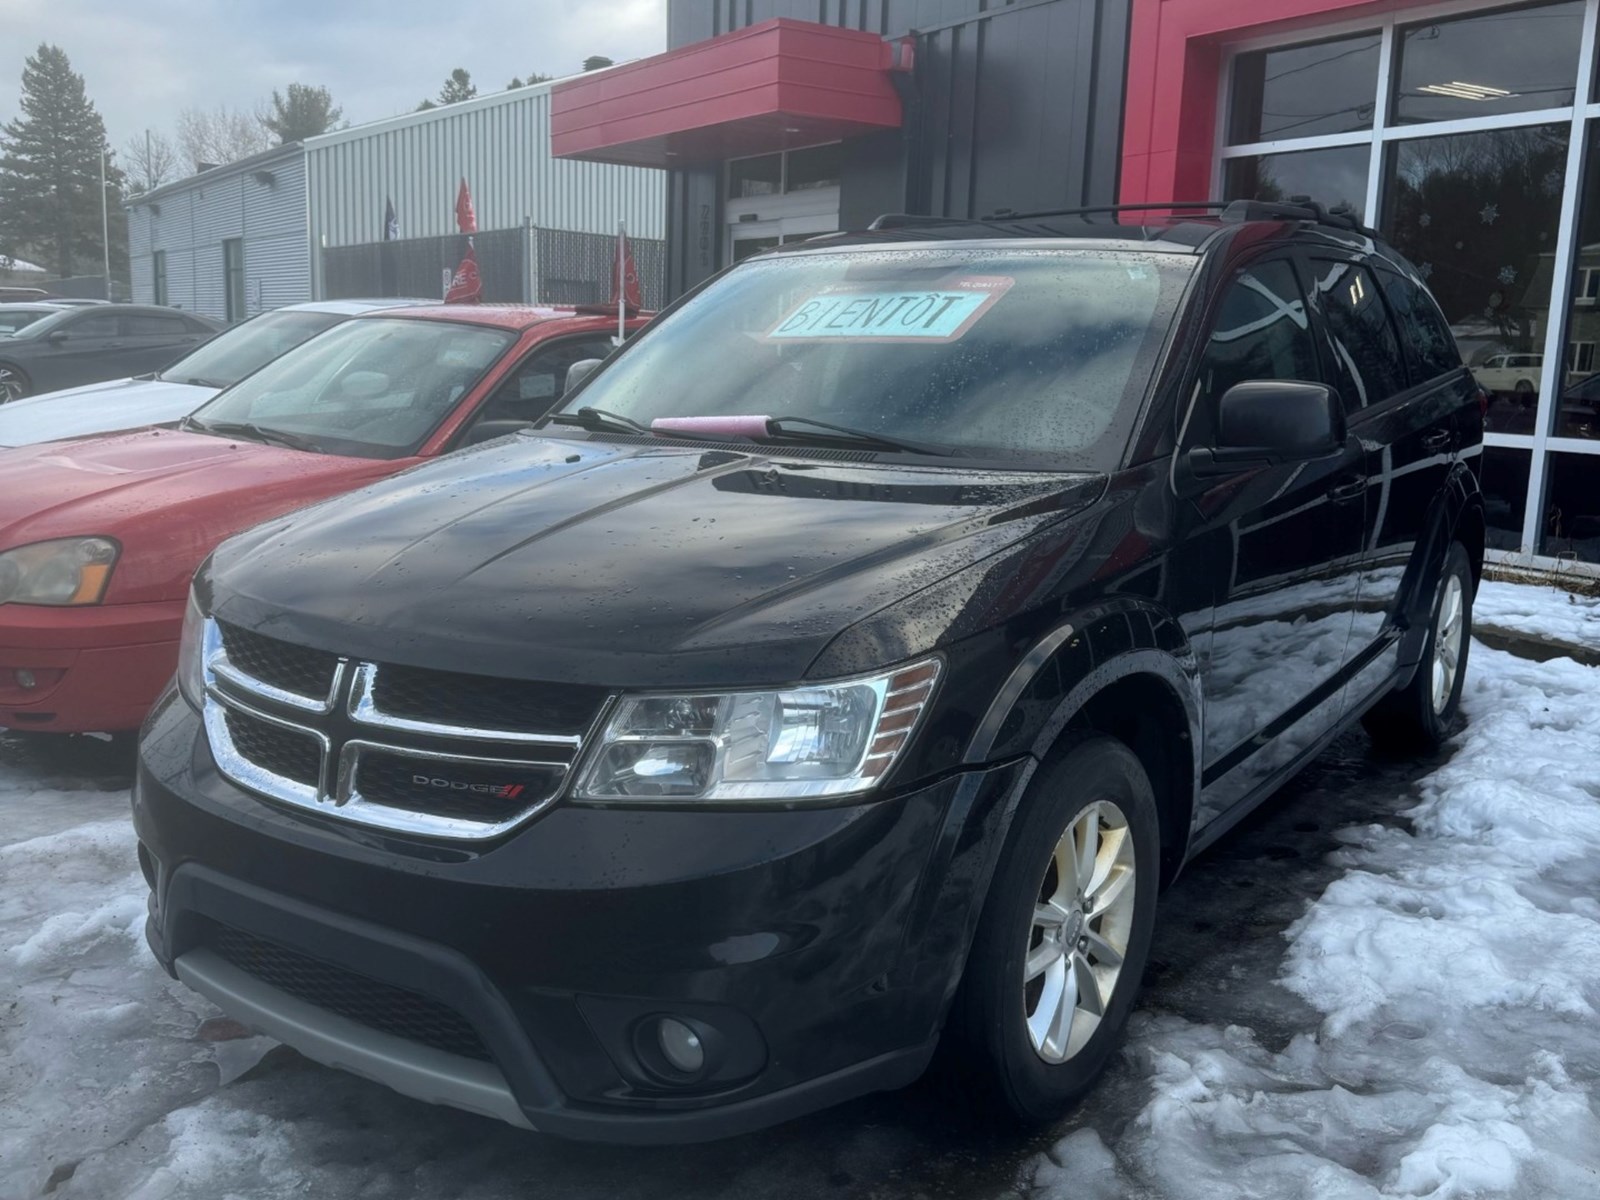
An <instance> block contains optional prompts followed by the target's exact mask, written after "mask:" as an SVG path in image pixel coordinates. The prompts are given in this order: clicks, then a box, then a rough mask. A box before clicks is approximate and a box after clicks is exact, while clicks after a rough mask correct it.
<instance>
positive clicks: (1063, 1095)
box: [945, 734, 1161, 1124]
mask: <svg viewBox="0 0 1600 1200" xmlns="http://www.w3.org/2000/svg"><path fill="white" fill-rule="evenodd" d="M1160 851H1161V837H1160V826H1159V822H1158V819H1157V815H1156V805H1155V795H1154V793H1153V792H1152V790H1151V787H1150V780H1149V778H1148V777H1147V776H1146V774H1145V772H1144V768H1143V767H1142V766H1141V765H1140V763H1139V760H1138V758H1136V757H1135V756H1134V754H1133V752H1132V751H1131V750H1129V749H1128V747H1127V746H1125V745H1124V744H1123V743H1122V742H1119V741H1117V740H1116V739H1114V738H1110V737H1105V736H1103V735H1098V734H1089V735H1085V736H1082V737H1080V738H1076V739H1074V740H1073V741H1071V742H1069V743H1066V744H1064V745H1062V746H1060V747H1058V748H1057V750H1056V751H1055V752H1053V753H1052V755H1051V757H1050V759H1049V760H1048V761H1046V763H1045V764H1044V765H1043V766H1042V767H1041V768H1040V769H1039V772H1038V774H1036V775H1035V776H1034V778H1033V781H1032V783H1031V784H1030V785H1029V787H1028V791H1027V794H1026V795H1025V796H1024V797H1023V799H1022V806H1021V808H1020V810H1019V811H1018V813H1017V816H1016V818H1015V820H1014V822H1013V824H1012V827H1011V831H1010V834H1009V835H1008V836H1007V838H1006V844H1005V846H1004V847H1003V848H1002V850H1001V852H1000V860H999V862H998V863H997V864H996V867H995V873H994V879H993V881H992V882H991V883H990V886H989V895H988V898H987V900H986V901H985V903H984V908H983V915H982V917H981V918H980V920H979V923H978V930H977V933H976V935H975V936H974V938H973V943H972V949H971V952H970V954H969V955H968V958H967V968H966V972H965V974H964V975H963V977H962V981H961V988H960V991H959V992H958V994H957V996H956V1000H955V1003H954V1005H953V1007H952V1009H951V1013H950V1019H949V1021H948V1022H947V1023H946V1028H945V1035H946V1049H947V1051H948V1053H949V1055H950V1057H951V1059H952V1063H953V1065H954V1066H955V1067H956V1068H957V1069H958V1070H960V1071H961V1072H962V1080H961V1082H962V1085H963V1091H964V1092H965V1093H966V1094H967V1095H968V1096H969V1097H970V1094H971V1092H972V1090H973V1089H974V1088H977V1089H980V1090H982V1091H983V1092H985V1093H987V1094H988V1096H989V1097H990V1098H991V1099H992V1100H993V1101H994V1102H995V1103H994V1104H993V1105H990V1106H987V1108H986V1109H985V1110H984V1111H990V1112H992V1111H994V1110H996V1109H998V1110H999V1111H1001V1112H1009V1113H1010V1114H1011V1115H1012V1116H1013V1117H1015V1118H1016V1119H1017V1120H1019V1121H1021V1122H1024V1123H1027V1124H1043V1123H1046V1122H1049V1121H1053V1120H1055V1119H1056V1118H1058V1117H1060V1116H1062V1115H1063V1114H1064V1113H1066V1112H1068V1111H1069V1110H1070V1109H1071V1108H1072V1107H1073V1106H1074V1105H1076V1104H1077V1103H1078V1101H1080V1100H1081V1099H1082V1098H1083V1097H1084V1095H1085V1094H1086V1093H1087V1092H1088V1091H1089V1089H1090V1088H1091V1087H1092V1086H1093V1085H1094V1083H1095V1081H1096V1079H1097V1078H1098V1077H1099V1075H1100V1073H1101V1071H1102V1070H1104V1068H1105V1065H1106V1062H1107V1060H1108V1059H1109V1058H1110V1056H1111V1053H1112V1051H1113V1050H1115V1049H1116V1046H1117V1043H1118V1042H1119V1041H1120V1040H1121V1036H1122V1031H1123V1027H1124V1026H1125V1025H1126V1024H1127V1020H1128V1015H1129V1013H1130V1012H1131V1011H1132V1009H1133V1002H1134V999H1135V997H1136V996H1137V995H1138V991H1139V980H1140V977H1141V976H1142V975H1143V974H1144V968H1145V962H1146V960H1147V959H1148V958H1149V954H1150V937H1151V932H1152V930H1153V929H1154V926H1155V908H1156V891H1157V882H1158V876H1159V874H1160V866H1159V859H1160ZM1095 1009H1099V1013H1098V1014H1097V1013H1096V1012H1095Z"/></svg>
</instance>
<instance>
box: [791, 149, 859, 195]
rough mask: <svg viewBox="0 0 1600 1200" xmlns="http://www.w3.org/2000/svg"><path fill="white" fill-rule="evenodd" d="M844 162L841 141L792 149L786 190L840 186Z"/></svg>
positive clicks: (802, 190)
mask: <svg viewBox="0 0 1600 1200" xmlns="http://www.w3.org/2000/svg"><path fill="white" fill-rule="evenodd" d="M843 163H844V146H843V145H841V144H840V143H839V142H829V143H828V144H827V145H826V146H808V147H806V148H805V149H804V150H791V151H789V172H788V179H787V180H786V181H785V187H784V190H785V191H789V192H804V191H808V190H810V189H811V188H820V187H838V186H839V176H840V174H841V173H842V167H843Z"/></svg>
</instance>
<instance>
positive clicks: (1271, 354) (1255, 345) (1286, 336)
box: [1190, 260, 1321, 441]
mask: <svg viewBox="0 0 1600 1200" xmlns="http://www.w3.org/2000/svg"><path fill="white" fill-rule="evenodd" d="M1320 378H1321V372H1319V371H1318V370H1317V351H1316V343H1315V342H1314V341H1312V338H1311V326H1310V323H1309V321H1308V320H1307V318H1306V302H1305V297H1304V296H1303V295H1302V294H1301V291H1300V283H1299V281H1298V280H1297V279H1296V278H1295V273H1294V268H1293V267H1291V266H1290V265H1289V264H1288V263H1287V262H1283V261H1281V260H1280V261H1273V262H1265V263H1258V264H1257V265H1256V266H1253V267H1250V268H1249V269H1247V270H1244V271H1241V272H1240V273H1239V274H1238V276H1237V277H1236V278H1235V279H1234V281H1233V282H1232V283H1231V284H1229V285H1228V290H1227V291H1226V292H1225V293H1224V294H1223V297H1222V301H1221V303H1220V304H1219V305H1218V308H1217V316H1216V319H1215V321H1214V322H1213V324H1212V330H1211V337H1210V338H1209V340H1208V341H1207V342H1206V348H1205V353H1204V356H1203V357H1202V358H1201V360H1200V375H1199V378H1198V379H1197V380H1196V381H1195V407H1194V410H1193V416H1192V417H1191V423H1192V430H1191V432H1192V433H1194V434H1196V435H1198V437H1199V438H1200V439H1202V440H1203V439H1204V438H1206V437H1209V435H1210V432H1211V430H1213V429H1214V428H1215V419H1216V412H1217V401H1219V400H1220V399H1221V398H1222V394H1223V393H1224V392H1226V391H1227V390H1228V389H1229V388H1231V387H1232V386H1233V385H1234V384H1236V383H1244V382H1246V381H1248V380H1252V379H1283V380H1303V381H1307V382H1313V383H1314V382H1317V381H1318V380H1319V379H1320ZM1190 440H1191V441H1192V440H1195V439H1194V438H1191V439H1190Z"/></svg>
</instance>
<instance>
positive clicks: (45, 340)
mask: <svg viewBox="0 0 1600 1200" xmlns="http://www.w3.org/2000/svg"><path fill="white" fill-rule="evenodd" d="M222 328H223V326H222V325H221V323H219V322H217V321H211V320H208V319H206V318H205V317H197V316H195V315H194V314H193V313H186V312H179V311H178V310H177V309H175V308H161V307H157V306H154V305H149V306H142V305H132V304H92V305H75V306H61V307H60V308H59V311H57V312H55V313H54V314H53V315H51V316H47V317H44V318H42V319H40V320H37V321H34V322H32V323H31V324H29V325H26V326H24V327H23V328H21V329H19V330H17V331H16V332H15V333H13V334H11V335H10V336H9V337H6V338H4V339H0V404H4V403H6V402H8V401H11V400H20V399H21V398H22V397H23V396H31V395H34V394H36V393H39V392H53V391H57V390H58V389H60V388H69V387H77V386H78V385H80V384H85V383H99V382H100V381H101V380H103V379H122V378H126V377H127V376H129V375H143V374H145V373H146V372H148V371H159V370H160V369H161V368H162V367H164V366H166V365H167V364H168V363H170V362H172V361H173V360H174V359H176V358H178V357H180V356H182V355H184V354H186V353H188V352H189V351H190V350H192V349H193V348H194V347H195V346H197V345H199V344H200V343H201V342H203V341H205V340H206V339H207V338H209V337H211V336H212V335H213V334H215V333H216V332H217V331H218V330H220V329H222Z"/></svg>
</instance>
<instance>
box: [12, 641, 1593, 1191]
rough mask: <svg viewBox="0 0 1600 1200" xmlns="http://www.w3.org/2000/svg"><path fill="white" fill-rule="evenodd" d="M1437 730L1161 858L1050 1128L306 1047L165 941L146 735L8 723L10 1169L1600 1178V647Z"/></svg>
mask: <svg viewBox="0 0 1600 1200" xmlns="http://www.w3.org/2000/svg"><path fill="white" fill-rule="evenodd" d="M1465 709H1466V713H1467V723H1466V728H1465V730H1464V731H1463V732H1461V733H1458V735H1457V737H1456V738H1455V739H1454V740H1453V741H1452V743H1451V746H1450V747H1449V748H1448V750H1447V751H1446V752H1445V753H1444V754H1442V755H1441V756H1439V757H1438V758H1437V759H1436V760H1434V761H1429V762H1421V763H1418V762H1399V761H1393V760H1388V759H1384V758H1382V757H1380V756H1377V755H1376V754H1375V752H1373V751H1372V749H1371V748H1370V746H1369V743H1368V742H1367V740H1366V738H1365V736H1364V735H1362V734H1361V733H1359V732H1357V733H1353V734H1348V735H1346V736H1344V737H1343V738H1342V739H1341V740H1340V741H1339V742H1337V743H1336V744H1335V745H1334V746H1333V747H1332V748H1331V749H1330V750H1329V751H1328V752H1327V753H1325V754H1324V755H1323V756H1322V758H1321V759H1320V760H1319V761H1318V762H1317V763H1316V764H1315V766H1314V767H1313V768H1312V769H1310V770H1309V771H1307V772H1306V773H1305V774H1304V775H1303V776H1302V777H1301V778H1300V779H1299V780H1297V781H1296V782H1294V783H1293V784H1291V785H1290V786H1289V787H1287V788H1285V789H1284V790H1283V791H1282V792H1281V793H1280V794H1279V795H1278V796H1277V797H1276V798H1275V799H1274V800H1273V801H1271V802H1270V803H1269V804H1268V805H1267V806H1265V808H1264V809H1263V810H1261V811H1260V812H1259V813H1258V814H1257V815H1256V816H1255V817H1254V818H1252V819H1251V820H1250V821H1249V822H1248V823H1247V824H1246V825H1245V826H1243V827H1241V828H1240V829H1239V830H1237V831H1236V832H1234V833H1233V834H1231V835H1230V836H1228V837H1227V838H1226V839H1224V840H1223V841H1222V842H1221V843H1220V844H1219V845H1218V846H1217V847H1215V848H1214V849H1213V850H1212V851H1211V852H1210V853H1208V854H1207V855H1206V856H1204V857H1203V858H1202V859H1201V860H1200V861H1199V862H1197V863H1196V864H1194V865H1193V866H1192V867H1191V868H1190V869H1189V870H1188V871H1187V872H1186V873H1185V875H1184V876H1183V878H1182V879H1181V880H1180V881H1179V883H1178V884H1177V885H1176V886H1175V887H1174V888H1173V889H1172V890H1171V891H1170V892H1169V893H1168V894H1167V896H1166V897H1165V899H1164V900H1163V904H1162V916H1161V921H1160V926H1159V930H1158V934H1157V943H1156V948H1155V952H1154V957H1153V963H1152V966H1151V968H1150V971H1149V973H1148V977H1147V980H1146V991H1145V995H1144V999H1143V1002H1142V1011H1141V1012H1140V1013H1139V1015H1138V1016H1137V1017H1136V1018H1135V1021H1134V1025H1133V1028H1132V1031H1131V1036H1130V1038H1129V1041H1128V1045H1127V1049H1126V1052H1125V1053H1124V1054H1123V1056H1122V1058H1121V1060H1120V1061H1119V1063H1118V1065H1117V1066H1116V1067H1115V1068H1114V1069H1113V1071H1112V1072H1111V1073H1110V1074H1109V1076H1108V1077H1107V1078H1106V1079H1105V1080H1104V1081H1103V1083H1102V1084H1101V1086H1100V1087H1099V1088H1098V1090H1097V1091H1096V1092H1095V1094H1094V1095H1093V1097H1092V1099H1091V1100H1090V1102H1089V1103H1088V1104H1086V1105H1085V1106H1084V1107H1083V1109H1082V1110H1081V1112H1080V1113H1079V1114H1077V1115H1076V1116H1075V1117H1074V1118H1072V1119H1070V1120H1069V1121H1068V1122H1066V1123H1065V1124H1064V1125H1063V1126H1062V1127H1060V1128H1059V1129H1056V1130H1053V1131H1051V1132H1050V1133H1048V1134H1047V1135H1042V1136H1037V1137H1031V1138H1025V1137H1019V1136H1017V1135H1016V1134H1014V1133H1007V1132H1005V1131H1003V1130H996V1129H993V1128H986V1127H985V1126H984V1125H983V1124H982V1122H981V1121H974V1120H973V1117H974V1116H975V1114H973V1113H972V1112H971V1111H970V1110H969V1108H968V1106H966V1105H965V1104H963V1102H962V1096H961V1087H960V1082H959V1080H950V1079H942V1078H934V1079H930V1080H925V1081H924V1082H923V1083H921V1084H919V1085H917V1086H916V1087H913V1088H911V1089H909V1090H907V1091H905V1092H901V1093H897V1094H890V1095H882V1096H877V1097H871V1098H868V1099H865V1100H861V1101H858V1102H855V1103H852V1104H849V1105H846V1106H844V1107H841V1108H838V1109H836V1110H833V1111H831V1112H827V1113H823V1114H820V1115H817V1116H814V1117H811V1118H809V1119H806V1120H803V1121H799V1122H796V1123H793V1124H791V1125H788V1126H784V1127H781V1128H778V1129H776V1130H773V1131H770V1132H768V1133H764V1134H758V1135H755V1136H750V1137H746V1138H741V1139H737V1140H734V1141H729V1142H722V1143H715V1144H711V1145H704V1146H695V1147H688V1148H680V1149H633V1148H614V1147H600V1146H586V1145H576V1144H567V1143H561V1142H557V1141H553V1140H549V1139H544V1138H540V1137H538V1136H534V1135H529V1134H526V1133H521V1132H518V1131H516V1130H513V1129H510V1128H508V1127H503V1126H500V1125H497V1124H495V1123H493V1122H491V1121H487V1120H484V1119H480V1118H477V1117H473V1116H470V1115H466V1114H463V1113H459V1112H454V1111H447V1110H443V1109H438V1108H432V1107H429V1106H426V1105H423V1104H420V1103H417V1102H414V1101H411V1100H408V1099H405V1098H402V1097H400V1096H397V1095H394V1094H392V1093H390V1092H388V1091H386V1090H385V1089H383V1088H381V1087H379V1086H377V1085H375V1084H371V1083H367V1082H365V1081H363V1080H360V1079H357V1078H354V1077H350V1076H347V1075H344V1074H341V1073H339V1072H336V1071H332V1070H328V1069H326V1068H323V1067H321V1066H318V1065H315V1064H313V1063H310V1062H308V1061H306V1060H304V1059H302V1058H300V1057H299V1056H298V1055H296V1054H295V1053H293V1052H292V1051H289V1050H287V1049H286V1048H282V1047H277V1046H275V1045H274V1044H273V1043H271V1042H270V1041H268V1040H267V1039H264V1038H259V1037H254V1036H250V1035H249V1034H248V1032H247V1031H245V1030H243V1029H242V1028H240V1027H238V1026H237V1025H235V1024H234V1023H232V1022H231V1021H229V1020H227V1019H225V1018H222V1017H220V1016H219V1015H218V1014H217V1013H216V1012H215V1010H213V1009H211V1008H210V1006H209V1005H208V1004H207V1003H206V1002H205V1001H203V1000H201V999H199V998H198V997H196V996H194V995H192V994H190V993H188V992H187V991H186V990H185V989H183V988H182V987H180V986H178V985H177V984H175V983H173V982H171V981H170V980H168V979H167V978H166V976H165V975H163V974H162V973H161V972H160V971H159V969H158V968H157V967H156V966H155V964H154V963H153V961H152V960H151V959H150V957H149V955H148V953H147V952H146V950H145V948H144V946H143V942H142V934H141V926H142V921H143V915H144V886H143V883H142V881H141V879H140V878H139V873H138V869H137V866H136V864H135V862H134V856H133V847H132V841H131V836H130V832H129V828H128V820H127V787H128V783H129V777H128V765H129V764H128V763H127V762H126V761H125V760H124V759H123V758H122V757H121V756H120V755H119V754H118V753H117V752H116V751H114V750H113V748H112V747H110V746H109V745H108V744H105V743H100V742H95V741H91V740H76V739H75V740H72V741H60V742H35V741H21V740H9V741H6V742H4V743H3V745H0V755H3V762H4V765H0V816H3V821H0V880H3V881H4V886H3V888H0V955H3V962H4V968H3V970H0V1196H3V1197H5V1198H6V1200H10V1198H12V1197H17V1198H21V1197H34V1196H41V1195H51V1196H60V1197H68V1198H71V1197H94V1198H96V1200H101V1198H110V1197H130V1198H136V1200H156V1198H166V1197H196V1198H199V1197H206V1198H214V1197H221V1196H229V1197H262V1198H265V1197H287V1196H299V1195H314V1196H327V1197H341V1198H343V1197H419V1198H420V1197H438V1196H446V1195H448V1196H462V1197H474V1198H482V1200H489V1198H495V1197H511V1196H552V1197H556V1196H559V1197H591V1196H593V1197H600V1196H605V1197H647V1196H648V1197H658V1196H660V1197H667V1196H695V1197H700V1196H707V1197H730V1198H731V1197H740V1198H745V1197H810V1196H822V1195H826V1196H837V1197H891V1196H892V1197H985V1198H988V1197H1007V1196H1026V1197H1041V1198H1043V1197H1056V1196H1059V1197H1063V1198H1065V1197H1072V1198H1073V1200H1096V1198H1105V1200H1109V1198H1111V1197H1124V1196H1134V1197H1196V1198H1198V1197H1225V1196H1240V1197H1243V1196H1252V1197H1253V1196H1262V1197H1266V1196H1271V1197H1275V1198H1278V1197H1308V1198H1309V1197H1317V1198H1322V1197H1339V1198H1344V1197H1350V1198H1355V1197H1379V1196H1427V1197H1434V1198H1437V1200H1448V1198H1452V1197H1463V1198H1464V1197H1468V1196H1474V1197H1476V1196H1493V1197H1498V1196H1505V1197H1512V1196H1515V1197H1529V1196H1561V1197H1569V1196H1570V1197H1579V1196H1591V1195H1594V1194H1596V1193H1597V1192H1600V1173H1597V1172H1600V1121H1597V1119H1596V1115H1595V1110H1594V1100H1595V1096H1596V1095H1597V1081H1600V1034H1597V1033H1596V1012H1595V1009H1596V1007H1597V1006H1600V902H1597V901H1596V899H1595V897H1596V895H1597V894H1600V759H1597V756H1596V754H1595V749H1594V748H1595V746H1596V745H1597V744H1600V670H1597V669H1595V668H1593V667H1586V666H1581V665H1578V664H1576V663H1573V662H1570V661H1566V660H1561V659H1557V660H1554V661H1550V662H1544V663H1538V662H1534V661H1531V660H1527V659H1522V658H1518V657H1514V656H1512V655H1510V654H1507V653H1504V652H1501V651H1497V650H1491V649H1488V648H1486V647H1485V646H1483V645H1481V644H1480V645H1477V646H1475V647H1474V651H1473V668H1472V672H1471V675H1470V677H1469V682H1468V690H1467V694H1466V699H1465Z"/></svg>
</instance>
